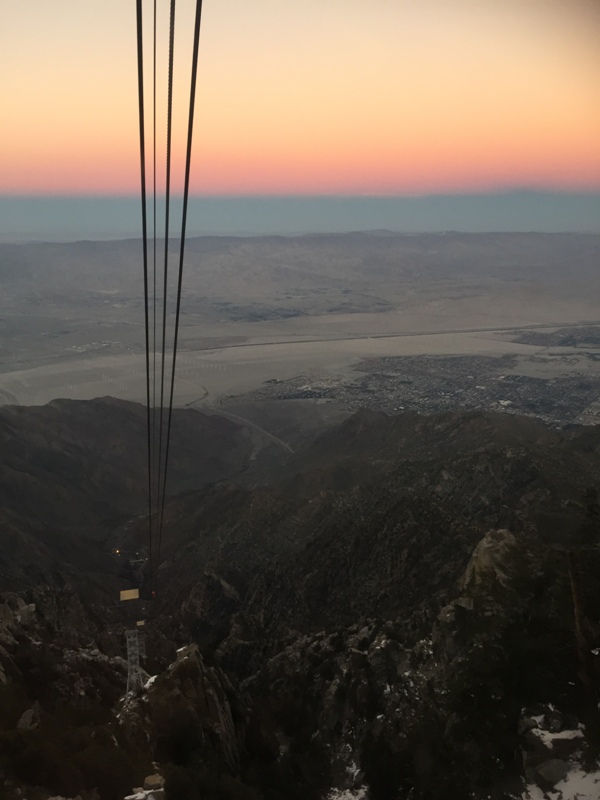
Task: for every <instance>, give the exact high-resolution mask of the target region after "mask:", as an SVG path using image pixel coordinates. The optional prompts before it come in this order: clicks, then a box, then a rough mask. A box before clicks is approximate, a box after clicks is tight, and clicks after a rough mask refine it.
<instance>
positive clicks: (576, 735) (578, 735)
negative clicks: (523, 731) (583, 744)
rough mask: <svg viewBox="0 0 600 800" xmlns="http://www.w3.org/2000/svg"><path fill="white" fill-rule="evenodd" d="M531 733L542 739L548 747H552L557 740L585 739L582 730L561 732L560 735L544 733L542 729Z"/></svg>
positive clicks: (533, 730)
mask: <svg viewBox="0 0 600 800" xmlns="http://www.w3.org/2000/svg"><path fill="white" fill-rule="evenodd" d="M531 733H532V734H533V735H534V736H537V738H538V739H541V740H542V742H543V743H544V744H546V745H552V743H553V742H554V741H555V739H583V733H582V731H580V730H570V731H561V732H560V733H550V731H543V730H542V729H541V728H533V729H532V731H531Z"/></svg>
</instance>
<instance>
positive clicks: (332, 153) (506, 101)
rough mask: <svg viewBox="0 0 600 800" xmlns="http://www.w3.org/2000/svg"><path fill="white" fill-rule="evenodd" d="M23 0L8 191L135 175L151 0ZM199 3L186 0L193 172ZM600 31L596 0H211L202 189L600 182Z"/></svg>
mask: <svg viewBox="0 0 600 800" xmlns="http://www.w3.org/2000/svg"><path fill="white" fill-rule="evenodd" d="M4 5H5V8H4V9H3V12H4V13H3V17H4V22H3V26H2V31H1V32H0V69H1V70H2V74H3V75H4V76H8V80H6V81H5V82H4V87H3V98H2V104H3V123H2V125H1V126H0V165H1V170H0V193H4V194H48V193H57V194H78V193H83V194H93V193H99V194H115V193H135V192H136V191H137V190H138V186H139V155H138V140H137V96H136V92H137V84H136V80H137V78H136V71H135V18H134V13H135V8H134V7H135V4H134V3H133V2H125V0H86V2H85V3H82V2H80V0H53V2H52V3H41V2H36V3H23V2H22V0H4ZM194 5H195V4H194V3H192V2H191V0H179V2H178V28H177V42H178V50H177V53H176V56H177V58H176V81H177V82H176V97H175V107H176V120H175V122H176V125H175V141H176V157H175V162H176V170H175V173H176V184H177V183H179V184H180V172H181V161H182V158H181V155H182V152H183V135H184V113H183V112H184V106H185V102H186V93H187V78H186V73H187V70H188V63H187V59H188V58H189V46H190V41H191V22H192V16H193V6H194ZM167 7H168V3H167V2H166V0H162V2H161V0H159V9H160V20H159V23H160V26H161V29H162V31H163V37H162V38H163V39H166V37H165V36H164V33H165V30H166V27H165V22H166V20H165V17H166V11H167ZM144 8H145V11H146V15H147V17H148V19H147V21H148V22H149V15H150V13H151V9H152V4H151V3H150V2H148V3H146V4H145V6H144ZM148 32H149V31H148ZM148 42H149V39H148ZM599 42H600V4H598V3H597V2H594V0H568V1H567V0H527V1H526V2H523V0H396V1H394V0H370V2H369V3H364V2H358V0H330V1H329V2H324V0H304V2H298V3H293V2H290V0H257V2H256V3H253V4H250V3H247V2H246V0H218V2H217V0H205V12H204V21H203V31H202V52H201V61H200V83H199V92H198V112H197V113H198V116H197V125H196V130H195V146H194V171H193V183H192V189H193V191H195V192H202V193H207V194H294V193H299V194H386V195H389V194H402V193H435V192H456V191H458V192H461V191H464V192H468V191H489V190H495V189H500V190H501V189H505V188H508V187H515V186H527V187H538V188H547V189H565V190H582V189H583V190H587V189H590V190H597V189H599V188H600V46H599V45H598V43H599ZM159 57H160V59H162V60H163V61H164V48H162V49H161V51H160V53H159ZM148 66H149V64H148ZM158 95H159V104H160V103H162V102H163V101H164V80H162V79H161V81H160V85H159V92H158ZM163 117H164V114H161V115H160V125H161V128H160V131H159V146H162V144H163V142H164V122H163ZM159 179H160V180H162V172H160V174H159Z"/></svg>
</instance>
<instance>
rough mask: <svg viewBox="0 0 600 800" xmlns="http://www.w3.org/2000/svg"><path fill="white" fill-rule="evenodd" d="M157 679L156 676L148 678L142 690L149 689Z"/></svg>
mask: <svg viewBox="0 0 600 800" xmlns="http://www.w3.org/2000/svg"><path fill="white" fill-rule="evenodd" d="M157 678H158V675H153V676H152V677H151V678H148V680H147V681H146V683H145V684H144V689H149V688H150V687H151V686H152V684H153V683H154V681H155V680H156V679H157Z"/></svg>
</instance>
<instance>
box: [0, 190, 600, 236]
mask: <svg viewBox="0 0 600 800" xmlns="http://www.w3.org/2000/svg"><path fill="white" fill-rule="evenodd" d="M159 210H162V209H159ZM174 213H175V215H177V213H180V211H179V210H178V207H177V204H175V206H174ZM140 219H141V217H140V202H139V200H138V198H135V197H60V196H53V197H36V196H28V197H20V196H13V195H4V196H1V197H0V241H46V242H49V241H74V240H77V239H121V238H130V237H139V236H140V235H141V221H140ZM175 219H177V216H175ZM599 220H600V194H599V193H598V192H589V193H583V192H582V193H567V192H550V191H549V192H541V191H535V190H521V191H518V190H516V191H512V192H511V191H507V192H497V193H494V192H490V193H486V194H461V195H423V196H412V197H410V196H408V197H407V196H399V197H377V196H373V197H352V196H343V197H340V196H318V197H302V196H299V197H296V196H290V197H286V196H283V197H268V196H267V197H194V198H192V199H191V202H190V210H189V219H188V234H189V235H191V236H199V235H213V234H216V235H226V236H231V235H272V234H283V235H297V234H304V233H331V232H339V233H342V232H348V231H368V230H382V229H388V230H390V231H394V232H401V233H417V232H424V231H471V232H481V231H537V232H555V231H570V232H574V233H575V232H592V233H599V232H600V222H599Z"/></svg>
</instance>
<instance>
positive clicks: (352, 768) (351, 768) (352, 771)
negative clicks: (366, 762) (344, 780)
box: [346, 761, 360, 778]
mask: <svg viewBox="0 0 600 800" xmlns="http://www.w3.org/2000/svg"><path fill="white" fill-rule="evenodd" d="M346 772H347V773H348V775H350V777H351V778H356V776H357V775H358V773H359V772H360V770H359V768H358V767H357V766H356V761H351V762H350V763H349V764H348V766H347V767H346Z"/></svg>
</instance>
